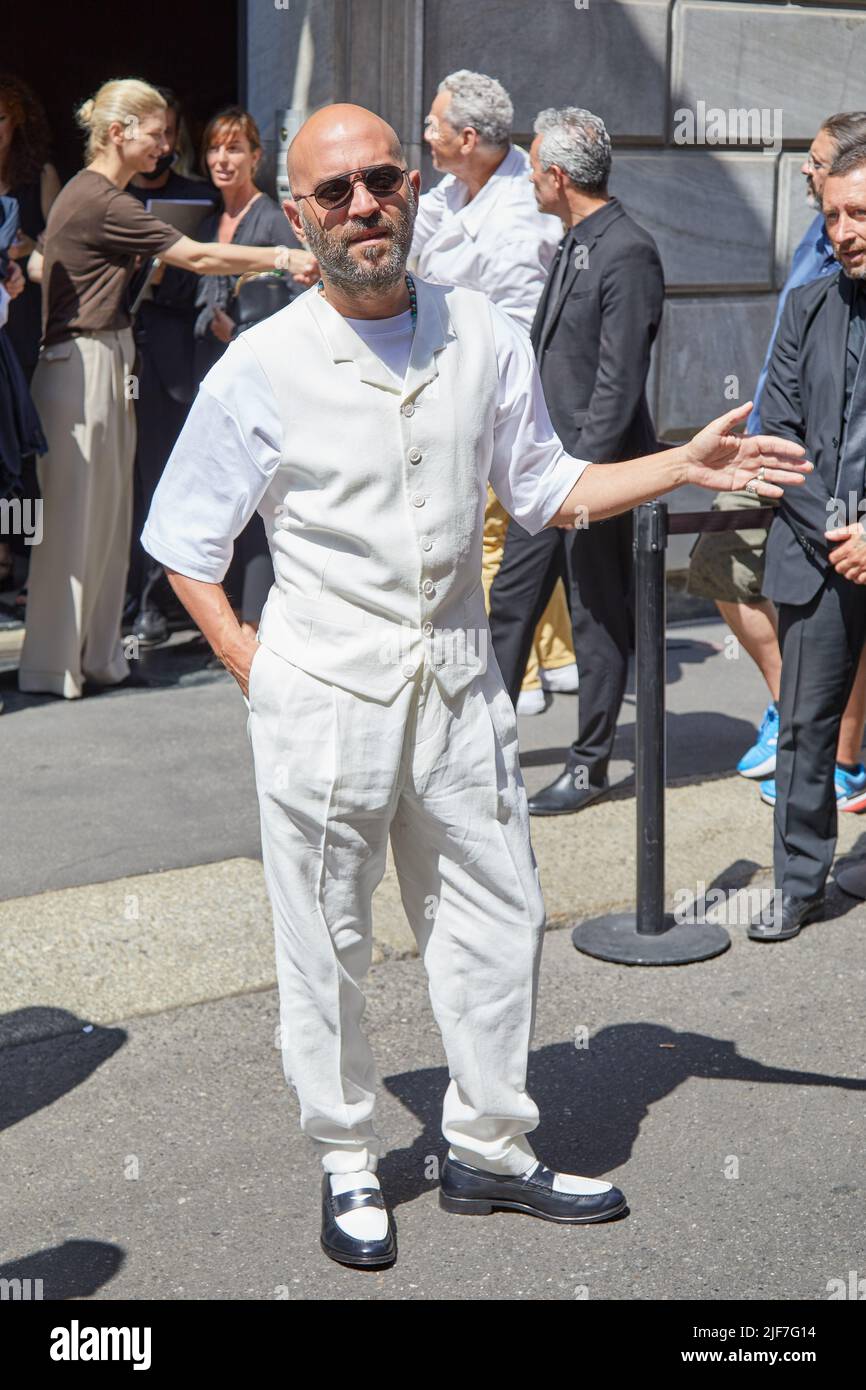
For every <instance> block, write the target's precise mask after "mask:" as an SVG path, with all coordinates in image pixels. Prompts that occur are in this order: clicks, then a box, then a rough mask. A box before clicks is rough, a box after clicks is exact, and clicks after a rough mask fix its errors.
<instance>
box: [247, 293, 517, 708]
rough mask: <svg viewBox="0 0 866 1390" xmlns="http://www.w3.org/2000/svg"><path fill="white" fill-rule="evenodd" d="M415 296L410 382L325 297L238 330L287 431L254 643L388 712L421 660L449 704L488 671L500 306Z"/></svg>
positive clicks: (265, 504) (268, 515)
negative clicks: (489, 508)
mask: <svg viewBox="0 0 866 1390" xmlns="http://www.w3.org/2000/svg"><path fill="white" fill-rule="evenodd" d="M415 284H416V289H417V296H418V322H417V327H416V330H415V337H414V342H413V345H412V355H411V358H410V362H409V367H408V370H407V373H406V378H405V380H404V382H403V383H402V385H397V384H396V382H395V379H394V377H393V376H392V375H391V373H390V372H389V371H388V369H387V368H386V367H385V365H384V364H383V363H382V362H381V361H380V359H379V358H378V357H377V356H376V355H375V353H373V352H372V351H371V350H370V349H369V348H367V346H366V345H365V343H364V342H363V340H362V339H361V338H360V337H359V336H358V334H357V333H355V331H354V329H352V328H351V327H350V326H349V324H347V323H346V321H345V319H344V318H343V317H342V316H341V315H340V314H338V313H337V311H336V310H335V309H333V308H332V307H331V306H330V305H329V304H328V303H327V302H326V301H325V300H324V299H323V298H322V297H321V296H320V295H319V294H318V293H317V292H316V290H315V289H314V290H312V291H311V292H309V293H308V294H305V295H303V296H302V297H301V298H299V299H298V300H296V301H295V302H294V303H293V304H291V305H289V306H288V307H287V308H285V309H282V310H280V311H279V312H278V313H276V314H274V315H272V316H271V317H270V318H268V319H266V320H265V321H264V322H262V323H260V324H257V325H256V326H255V327H253V328H250V329H248V330H247V331H246V332H245V333H244V335H243V336H244V342H245V343H246V344H247V345H248V346H249V348H250V349H251V350H252V352H253V353H254V354H255V356H256V358H257V360H258V362H259V364H260V366H261V368H262V371H263V372H264V374H265V376H266V377H267V379H268V381H269V383H270V385H271V388H272V390H273V393H274V397H275V400H276V401H277V403H278V406H279V410H280V415H281V423H282V428H283V452H282V456H281V460H280V464H279V466H278V468H277V470H276V472H275V473H274V475H273V477H272V479H271V481H270V484H269V486H268V489H267V492H266V493H265V495H264V497H263V498H262V501H261V503H260V505H259V511H260V513H261V515H262V516H263V518H264V520H265V526H266V530H267V533H268V541H269V544H270V548H271V554H272V557H273V562H274V573H275V578H276V582H275V585H274V587H273V588H272V589H271V592H270V595H269V597H268V601H267V604H266V605H265V610H264V614H263V616H262V620H261V625H260V630H259V636H260V639H261V641H262V642H264V644H265V645H266V646H269V647H271V648H273V650H274V651H276V652H278V653H280V654H281V655H282V656H284V657H285V658H286V660H288V661H290V662H291V663H292V664H293V665H296V666H299V667H301V668H302V669H303V670H305V671H307V672H309V673H310V674H311V675H313V676H317V677H318V678H319V679H321V680H326V681H329V682H331V683H332V684H335V685H338V686H342V687H344V688H345V689H347V690H350V691H353V692H354V693H356V694H359V695H363V696H366V697H367V698H370V699H375V700H381V701H385V702H388V701H390V700H391V699H393V697H394V696H395V695H396V693H397V691H398V690H400V689H401V688H402V686H403V685H404V684H405V683H406V682H407V681H408V680H410V679H412V678H413V677H414V675H415V673H416V671H417V669H418V666H419V664H420V663H421V661H422V660H427V661H429V662H430V663H431V664H432V665H433V668H434V673H435V677H436V680H437V682H438V683H439V685H440V687H441V689H442V690H443V692H444V693H446V694H448V695H455V694H457V693H458V692H459V691H460V690H462V689H463V688H464V687H465V686H467V685H468V684H469V683H470V682H471V681H472V679H473V678H474V677H475V675H476V674H478V673H479V672H481V671H483V670H484V669H485V668H486V666H487V664H488V663H489V662H491V661H493V655H492V648H491V646H490V632H489V628H488V625H487V616H486V611H485V606H484V594H483V590H482V587H481V549H482V534H483V522H484V509H485V502H486V492H487V478H488V473H489V471H490V464H491V458H492V452H493V425H494V415H495V411H496V406H497V392H498V368H497V359H496V347H495V341H494V336H493V326H492V323H491V316H490V307H489V304H488V301H487V299H486V297H485V296H483V295H481V294H479V293H476V292H475V291H472V290H463V289H455V288H447V287H440V286H436V285H430V284H427V283H426V282H425V281H422V280H416V281H415Z"/></svg>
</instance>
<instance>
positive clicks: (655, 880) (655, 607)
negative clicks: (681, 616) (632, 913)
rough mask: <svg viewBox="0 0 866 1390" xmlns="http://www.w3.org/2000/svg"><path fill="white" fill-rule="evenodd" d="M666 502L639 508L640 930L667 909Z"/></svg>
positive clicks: (659, 921)
mask: <svg viewBox="0 0 866 1390" xmlns="http://www.w3.org/2000/svg"><path fill="white" fill-rule="evenodd" d="M667 520H668V517H667V507H666V506H665V505H664V503H663V502H649V503H646V504H644V506H642V507H638V509H637V511H636V512H635V514H634V549H635V585H636V589H637V606H636V612H635V627H636V632H635V646H636V651H635V656H636V663H637V670H638V698H637V708H636V711H635V780H636V784H637V930H638V931H639V932H640V933H641V934H644V933H655V932H659V931H663V930H664V914H665V770H666V749H665V739H666V728H665V608H666V605H665V597H666V595H665V551H666V550H667V543H668V537H667Z"/></svg>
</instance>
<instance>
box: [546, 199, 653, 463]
mask: <svg viewBox="0 0 866 1390" xmlns="http://www.w3.org/2000/svg"><path fill="white" fill-rule="evenodd" d="M581 246H585V247H586V253H585V255H582V256H581V259H582V260H583V261H585V262H586V268H585V269H581V268H579V266H577V265H576V264H575V260H576V257H575V248H577V247H581ZM569 254H570V256H571V262H572V264H571V265H570V266H569V269H568V271H567V272H566V275H565V279H564V281H563V284H562V291H561V293H560V295H559V297H558V301H557V303H556V305H555V306H554V313H553V318H552V320H551V322H550V324H549V326H548V328H547V330H546V332H545V333H544V334H542V325H543V324H544V322H545V317H546V314H547V304H548V300H549V298H550V290H551V277H552V275H553V271H551V276H549V277H548V281H547V285H546V286H545V289H544V291H543V292H542V296H541V300H540V302H539V305H538V309H537V311H536V315H535V319H534V322H533V325H532V345H533V347H534V348H535V355H536V357H537V358H538V363H539V370H540V373H541V381H542V385H543V387H544V395H545V399H546V400H547V407H548V410H549V411H550V417H551V419H552V421H553V425H554V428H555V429H556V432H557V434H558V435H559V437H560V439H561V440H562V442H563V445H564V446H565V448H566V449H567V450H568V452H569V453H570V454H573V455H574V456H575V457H577V458H584V459H591V460H592V461H593V462H598V463H615V462H617V461H618V460H619V459H628V458H636V457H638V456H639V455H641V454H646V453H653V452H655V449H656V447H657V446H656V433H655V427H654V425H653V421H652V417H651V415H650V411H649V406H648V404H647V399H646V394H645V386H646V377H647V372H648V371H649V365H650V349H651V347H652V343H653V339H654V338H655V336H656V333H657V331H658V326H659V321H660V319H661V314H662V307H663V304H664V289H665V285H664V275H663V272H662V264H661V260H660V259H659V254H658V251H657V249H656V244H655V242H654V241H653V239H652V237H651V236H650V235H649V233H648V232H645V231H644V229H643V227H639V226H638V224H637V223H636V222H633V221H632V219H631V218H630V217H629V215H628V213H627V212H626V211H625V209H624V208H623V206H622V204H621V203H620V202H619V201H618V199H616V198H611V199H610V201H609V202H608V203H606V204H605V205H604V207H601V208H599V209H598V210H597V211H596V212H594V213H591V214H590V216H589V217H587V218H586V219H585V221H583V222H580V223H578V225H577V227H575V229H574V232H573V235H572V246H571V251H570V253H569Z"/></svg>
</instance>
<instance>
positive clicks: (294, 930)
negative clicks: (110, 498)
mask: <svg viewBox="0 0 866 1390" xmlns="http://www.w3.org/2000/svg"><path fill="white" fill-rule="evenodd" d="M249 706H250V717H249V720H248V724H247V729H248V733H249V737H250V741H251V744H252V749H253V757H254V763H255V774H256V786H257V790H258V796H259V805H260V810H261V830H262V851H263V859H264V869H265V879H266V883H267V889H268V894H269V896H270V900H271V905H272V907H273V917H274V932H275V944H276V965H277V979H278V983H279V992H280V1041H281V1049H282V1060H283V1069H284V1073H285V1077H286V1080H287V1082H288V1083H289V1085H291V1086H293V1087H294V1089H295V1091H296V1092H297V1095H298V1099H299V1101H300V1112H301V1113H300V1123H301V1129H302V1131H303V1132H304V1133H305V1134H306V1135H307V1136H308V1137H309V1138H310V1139H311V1140H312V1141H313V1142H314V1145H315V1149H316V1152H317V1153H318V1156H319V1157H320V1159H321V1162H322V1165H323V1167H324V1169H325V1171H327V1172H332V1173H338V1172H339V1173H344V1172H345V1173H352V1172H359V1171H361V1170H363V1169H371V1170H373V1171H375V1169H376V1167H377V1164H378V1160H379V1157H380V1155H381V1153H382V1150H383V1140H382V1138H381V1137H380V1135H379V1133H378V1132H377V1130H376V1128H375V1126H374V1110H375V1102H376V1086H377V1075H376V1065H375V1062H374V1058H373V1054H372V1051H371V1049H370V1045H369V1043H368V1041H367V1038H366V1036H365V1034H364V1031H363V1028H362V1018H363V1014H364V1008H365V998H364V993H363V988H362V982H363V978H364V975H365V974H366V972H367V969H368V967H369V964H370V959H371V953H372V946H373V933H372V925H373V924H372V915H371V900H372V897H373V892H374V890H375V888H376V886H377V884H378V883H379V882H380V880H381V878H382V874H383V872H384V869H385V858H386V850H387V844H388V837H389V834H390V838H391V845H392V849H393V853H394V863H395V867H396V871H397V877H398V880H399V886H400V893H401V897H402V901H403V907H404V908H405V911H406V915H407V917H408V920H409V923H410V926H411V928H412V931H413V932H414V934H415V938H416V940H417V942H418V949H419V951H420V954H421V957H422V960H423V962H424V965H425V968H426V971H427V977H428V984H429V992H430V1001H431V1004H432V1006H433V1013H434V1015H435V1018H436V1022H437V1024H438V1026H439V1030H440V1032H441V1035H442V1040H443V1043H444V1047H445V1054H446V1058H447V1062H448V1071H449V1074H450V1083H449V1085H448V1087H447V1090H446V1092H445V1096H444V1102H443V1109H442V1133H443V1134H444V1136H445V1138H446V1139H447V1140H448V1143H449V1145H450V1149H451V1152H452V1153H453V1155H454V1156H455V1157H456V1158H458V1159H461V1160H463V1161H464V1162H466V1163H471V1164H474V1165H476V1166H479V1167H484V1168H488V1169H490V1170H492V1171H497V1172H502V1173H523V1172H525V1171H526V1170H527V1168H530V1167H531V1166H532V1165H533V1163H534V1162H535V1159H536V1155H535V1154H534V1152H533V1150H532V1147H531V1145H530V1143H529V1141H528V1139H527V1138H526V1135H527V1133H529V1132H530V1131H531V1130H533V1129H535V1127H536V1126H537V1124H538V1120H539V1115H538V1110H537V1108H536V1105H535V1103H534V1101H533V1100H532V1099H531V1097H530V1096H529V1095H528V1094H527V1091H526V1070H527V1060H528V1053H529V1046H530V1042H531V1040H532V1035H533V1029H534V1026H535V1004H536V993H537V988H538V967H539V961H540V956H541V946H542V940H543V933H544V921H545V911H544V902H543V899H542V894H541V887H540V883H539V877H538V868H537V865H536V861H535V855H534V853H533V851H532V847H531V844H530V838H529V815H528V811H527V805H526V791H525V788H524V784H523V778H522V774H521V771H520V766H519V762H518V750H517V724H516V718H515V714H514V710H513V708H512V705H511V701H510V700H509V698H508V695H507V693H506V691H505V689H504V687H503V685H502V678H501V676H500V674H499V669H498V667H496V666H495V663H492V662H491V663H490V664H489V665H488V668H487V670H486V671H485V672H484V674H483V675H478V676H476V677H475V679H474V680H473V682H472V684H471V685H470V686H469V687H468V688H467V689H466V690H464V691H463V692H462V693H461V694H459V695H458V696H455V697H453V698H447V697H446V696H445V695H443V694H442V693H441V692H440V689H439V686H438V685H437V683H436V681H435V679H434V676H433V668H432V667H431V666H430V664H429V663H428V662H424V663H422V665H421V666H420V668H419V670H418V671H417V672H416V675H415V678H414V680H412V681H410V682H409V683H408V684H407V685H406V686H404V687H403V689H402V690H401V691H400V692H399V693H398V694H397V695H396V696H395V698H394V699H393V701H392V702H391V703H390V704H387V705H386V704H382V703H377V702H375V701H373V700H367V699H364V698H363V697H361V696H359V695H355V694H352V693H350V692H349V691H347V690H343V689H341V688H340V687H338V686H335V685H332V684H330V683H329V682H325V681H321V680H318V679H317V678H316V677H314V676H312V675H310V674H308V673H307V672H305V671H303V670H301V669H300V668H299V667H297V666H293V665H291V664H290V663H289V662H288V661H286V660H285V659H284V658H283V657H282V656H280V655H278V654H277V653H276V652H275V651H274V650H273V649H271V648H269V647H266V646H262V647H259V648H258V650H257V651H256V653H255V655H254V657H253V664H252V669H251V672H250V697H249Z"/></svg>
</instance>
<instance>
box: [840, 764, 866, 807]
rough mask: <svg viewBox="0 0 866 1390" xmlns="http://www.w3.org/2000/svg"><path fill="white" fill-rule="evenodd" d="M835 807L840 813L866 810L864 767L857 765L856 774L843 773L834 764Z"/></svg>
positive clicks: (865, 771)
mask: <svg viewBox="0 0 866 1390" xmlns="http://www.w3.org/2000/svg"><path fill="white" fill-rule="evenodd" d="M835 781H836V805H837V806H838V808H839V810H840V811H863V810H866V767H864V766H863V764H862V763H858V764H857V770H856V772H845V770H844V769H843V768H841V767H840V766H839V764H838V763H837V764H836V778H835Z"/></svg>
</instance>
